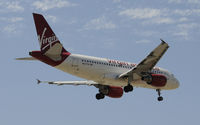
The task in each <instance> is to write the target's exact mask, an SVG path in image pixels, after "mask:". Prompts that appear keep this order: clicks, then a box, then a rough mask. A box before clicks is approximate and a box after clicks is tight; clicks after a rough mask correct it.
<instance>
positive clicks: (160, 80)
mask: <svg viewBox="0 0 200 125" xmlns="http://www.w3.org/2000/svg"><path fill="white" fill-rule="evenodd" d="M151 77H152V81H151V82H150V85H152V86H156V87H163V86H165V85H166V83H167V78H166V77H165V76H164V75H161V74H151Z"/></svg>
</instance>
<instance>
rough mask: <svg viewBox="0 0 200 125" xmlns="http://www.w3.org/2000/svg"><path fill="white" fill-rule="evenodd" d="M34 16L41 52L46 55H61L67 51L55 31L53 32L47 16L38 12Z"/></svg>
mask: <svg viewBox="0 0 200 125" xmlns="http://www.w3.org/2000/svg"><path fill="white" fill-rule="evenodd" d="M33 18H34V21H35V27H36V31H37V35H38V41H39V44H40V49H41V52H42V53H43V54H46V55H59V54H61V53H62V52H67V51H66V50H65V49H64V48H63V46H62V44H61V43H60V41H59V39H58V38H57V37H56V35H55V33H54V32H53V30H52V29H51V27H50V26H49V24H48V23H47V21H46V20H45V18H44V17H43V16H42V15H40V14H36V13H33ZM53 46H54V47H53ZM50 49H52V50H50ZM48 51H49V52H48Z"/></svg>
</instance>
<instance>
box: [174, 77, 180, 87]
mask: <svg viewBox="0 0 200 125" xmlns="http://www.w3.org/2000/svg"><path fill="white" fill-rule="evenodd" d="M175 81H176V86H177V88H178V87H179V86H180V83H179V81H178V79H177V78H175Z"/></svg>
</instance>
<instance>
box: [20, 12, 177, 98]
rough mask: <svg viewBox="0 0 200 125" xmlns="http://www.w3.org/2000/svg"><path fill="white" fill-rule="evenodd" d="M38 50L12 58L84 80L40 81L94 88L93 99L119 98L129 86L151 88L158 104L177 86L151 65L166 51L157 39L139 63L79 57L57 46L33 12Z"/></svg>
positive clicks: (175, 79) (46, 27)
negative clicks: (34, 61) (32, 61)
mask: <svg viewBox="0 0 200 125" xmlns="http://www.w3.org/2000/svg"><path fill="white" fill-rule="evenodd" d="M33 18H34V22H35V27H36V31H37V36H38V41H39V45H40V50H39V51H31V52H29V55H30V56H31V57H24V58H16V59H17V60H39V61H41V62H43V63H45V64H48V65H50V66H52V67H54V68H56V69H59V70H62V71H64V72H66V73H69V74H71V75H74V76H77V77H80V78H83V79H86V80H84V81H40V80H37V82H38V84H39V83H48V84H55V85H88V86H94V87H96V88H97V89H98V90H99V92H98V93H97V94H96V99H97V100H100V99H103V98H104V97H105V96H107V97H111V98H120V97H122V95H123V93H124V92H125V93H128V92H131V91H133V87H142V88H150V89H155V90H156V92H157V94H158V98H157V100H158V101H162V100H163V97H162V96H161V90H171V89H176V88H178V87H179V81H178V80H177V78H175V76H174V75H173V74H172V73H170V72H169V71H168V70H166V69H163V68H160V67H156V66H155V65H156V64H157V62H158V61H159V60H160V58H161V57H162V56H163V55H164V53H165V52H166V51H167V49H168V48H169V45H168V44H167V43H166V42H165V41H164V40H162V39H161V43H160V45H158V46H157V47H156V48H155V49H154V50H153V51H152V52H151V53H150V54H149V55H148V56H147V57H146V58H144V59H143V60H142V61H141V62H140V63H139V64H136V63H130V62H125V61H118V60H112V59H107V58H98V57H92V56H86V55H80V54H72V53H70V52H69V51H67V50H66V49H65V48H64V47H63V45H62V44H61V43H60V41H59V39H58V37H57V36H56V35H55V33H54V32H53V30H52V29H51V27H50V26H49V24H48V23H47V21H46V20H45V18H44V17H43V15H41V14H37V13H33Z"/></svg>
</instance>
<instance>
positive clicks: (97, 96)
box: [96, 93, 105, 100]
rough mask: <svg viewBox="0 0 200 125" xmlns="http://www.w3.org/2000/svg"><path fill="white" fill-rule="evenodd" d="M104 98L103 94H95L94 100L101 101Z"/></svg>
mask: <svg viewBox="0 0 200 125" xmlns="http://www.w3.org/2000/svg"><path fill="white" fill-rule="evenodd" d="M104 97H105V95H104V94H103V93H97V94H96V99H97V100H100V99H103V98H104Z"/></svg>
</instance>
